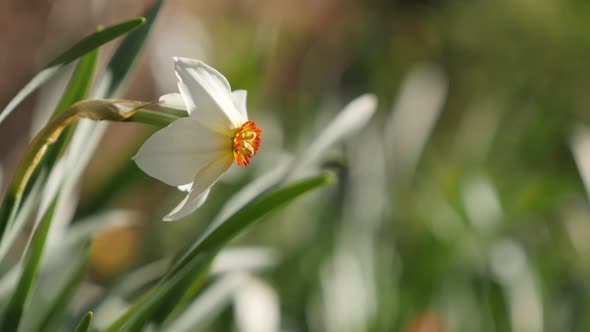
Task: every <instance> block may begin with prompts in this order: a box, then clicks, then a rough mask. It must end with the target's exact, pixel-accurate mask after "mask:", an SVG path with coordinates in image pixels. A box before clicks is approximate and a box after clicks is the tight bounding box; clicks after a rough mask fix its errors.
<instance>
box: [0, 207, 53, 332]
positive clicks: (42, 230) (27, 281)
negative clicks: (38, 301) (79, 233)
mask: <svg viewBox="0 0 590 332" xmlns="http://www.w3.org/2000/svg"><path fill="white" fill-rule="evenodd" d="M56 205H57V200H54V201H53V202H52V204H51V206H50V208H49V209H48V210H47V212H46V213H45V215H44V216H43V219H42V220H41V221H40V222H39V225H38V226H37V228H36V230H35V233H34V234H33V237H32V238H31V242H30V244H29V247H28V249H27V252H26V256H25V257H26V258H25V262H24V267H23V272H22V274H21V276H20V279H19V281H18V284H17V286H16V290H15V291H14V293H13V295H12V297H11V299H10V301H9V303H8V306H7V308H6V310H5V312H4V317H3V319H2V324H1V325H0V331H16V330H17V328H18V325H19V323H20V319H21V317H22V314H23V311H24V308H25V306H26V303H27V300H28V298H29V295H30V293H31V290H32V289H33V287H34V285H35V283H36V281H37V276H38V274H39V268H40V265H41V258H42V256H43V249H44V248H45V242H46V240H47V235H48V234H49V229H50V226H51V224H52V221H53V215H54V212H55V207H56Z"/></svg>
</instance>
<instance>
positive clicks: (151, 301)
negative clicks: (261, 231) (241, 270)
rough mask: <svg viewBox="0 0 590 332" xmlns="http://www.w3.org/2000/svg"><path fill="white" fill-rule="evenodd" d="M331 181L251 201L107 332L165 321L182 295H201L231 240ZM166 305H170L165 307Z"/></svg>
mask: <svg viewBox="0 0 590 332" xmlns="http://www.w3.org/2000/svg"><path fill="white" fill-rule="evenodd" d="M331 178H332V176H330V175H329V174H322V175H319V176H315V177H311V178H307V179H304V180H301V181H297V182H295V183H291V184H289V185H286V186H284V187H281V188H278V189H275V190H274V191H272V192H270V193H267V194H264V195H262V196H261V197H258V199H256V200H254V201H251V202H250V203H249V204H248V205H246V206H245V207H244V208H242V209H240V210H239V211H238V212H236V213H235V214H234V215H233V216H231V217H229V218H228V219H227V220H226V221H225V222H224V223H222V224H221V225H219V226H218V227H217V228H215V229H214V230H212V231H211V232H210V233H209V234H208V236H207V237H205V238H204V239H203V240H202V241H200V242H197V243H196V244H195V245H194V246H193V248H192V249H191V250H189V251H188V252H187V253H186V254H185V255H184V256H183V257H182V259H180V260H179V261H178V262H177V263H176V264H175V265H174V267H173V268H172V269H171V270H170V272H169V273H167V274H166V275H165V276H164V277H163V278H162V281H161V282H160V284H159V285H158V286H157V288H156V289H155V290H152V291H151V292H152V294H151V295H150V297H149V298H147V299H146V298H142V299H141V302H142V303H141V304H137V303H136V305H133V306H132V307H131V308H130V310H128V312H126V313H125V314H123V316H122V317H121V318H120V319H119V320H117V321H116V322H115V323H114V324H113V325H111V327H110V328H109V329H107V331H109V332H111V331H116V330H120V329H121V327H123V328H124V331H127V332H136V331H140V330H141V328H142V327H143V326H145V324H147V323H148V321H149V320H151V319H152V318H153V315H154V314H155V313H157V316H158V317H160V318H163V319H165V318H166V316H167V315H168V314H169V313H170V312H172V311H173V310H174V308H175V306H176V304H178V301H179V300H181V299H182V298H183V297H182V296H178V295H179V294H186V292H192V293H193V294H189V296H190V295H194V293H196V292H198V290H199V289H200V288H199V287H194V286H195V285H196V284H197V285H198V284H199V282H202V281H203V278H204V277H205V276H206V273H207V271H208V268H209V266H210V264H211V262H212V261H213V259H214V258H215V256H216V254H217V253H218V252H219V251H220V250H221V249H222V248H223V246H225V245H226V244H227V243H228V242H229V241H230V240H232V239H233V238H234V237H235V236H237V235H238V234H239V233H240V232H241V231H243V230H244V229H245V228H246V227H248V226H250V225H252V224H253V223H254V222H255V221H257V220H259V219H260V218H261V217H263V216H265V215H267V214H268V213H270V212H272V211H274V210H276V209H278V208H279V207H281V206H283V205H284V204H286V203H288V202H290V201H292V200H294V199H296V198H297V197H299V196H301V195H303V194H305V193H307V192H309V191H311V190H314V189H317V188H319V187H320V186H322V185H324V184H326V183H328V182H329V181H330V180H331ZM164 303H166V306H165V307H163V304H164ZM125 321H126V322H125Z"/></svg>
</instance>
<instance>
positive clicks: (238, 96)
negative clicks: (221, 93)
mask: <svg viewBox="0 0 590 332" xmlns="http://www.w3.org/2000/svg"><path fill="white" fill-rule="evenodd" d="M247 96H248V91H246V90H236V91H233V92H232V93H231V99H232V101H233V102H234V106H235V107H236V109H237V110H238V112H240V114H242V116H243V117H244V119H245V120H247V119H248V110H247V108H246V97H247Z"/></svg>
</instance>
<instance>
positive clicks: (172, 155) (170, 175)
mask: <svg viewBox="0 0 590 332" xmlns="http://www.w3.org/2000/svg"><path fill="white" fill-rule="evenodd" d="M229 151H231V141H229V140H228V139H227V137H225V136H222V135H219V134H217V133H215V132H212V131H210V130H209V129H208V128H206V127H204V126H203V125H201V124H200V123H199V122H197V121H195V120H194V119H192V118H190V117H189V118H182V119H178V120H176V121H174V122H173V123H172V124H170V125H169V126H168V127H166V128H164V129H161V130H159V131H157V132H156V133H155V134H154V135H152V136H151V137H150V138H148V139H147V140H146V142H145V143H144V144H143V145H142V146H141V148H139V151H138V152H137V155H136V156H135V157H134V158H133V159H134V160H135V163H136V164H137V166H139V168H141V169H142V170H143V171H144V172H146V173H147V174H148V175H150V176H152V177H154V178H156V179H158V180H160V181H162V182H165V183H167V184H169V185H171V186H182V185H186V184H187V183H191V182H192V181H193V179H194V176H195V174H196V173H197V171H198V170H199V169H201V168H203V167H204V166H206V165H207V164H209V163H210V162H211V161H213V160H216V159H219V158H220V157H221V156H227V155H228V154H229V155H230V156H231V152H229Z"/></svg>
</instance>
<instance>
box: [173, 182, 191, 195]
mask: <svg viewBox="0 0 590 332" xmlns="http://www.w3.org/2000/svg"><path fill="white" fill-rule="evenodd" d="M192 187H193V183H192V182H191V183H187V184H183V185H182V186H178V187H176V188H178V190H180V191H184V192H185V193H187V192H189V191H191V188H192Z"/></svg>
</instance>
